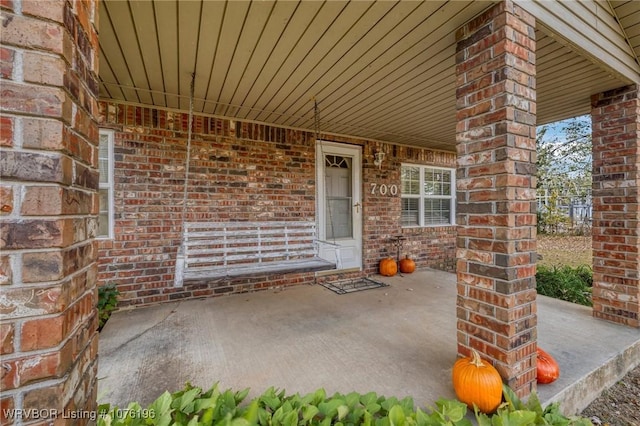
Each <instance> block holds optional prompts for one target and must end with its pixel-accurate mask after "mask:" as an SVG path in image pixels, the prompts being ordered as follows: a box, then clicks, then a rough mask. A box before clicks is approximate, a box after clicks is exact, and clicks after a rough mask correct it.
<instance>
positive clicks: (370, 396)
mask: <svg viewBox="0 0 640 426" xmlns="http://www.w3.org/2000/svg"><path fill="white" fill-rule="evenodd" d="M376 402H378V395H376V393H375V392H369V393H366V394H364V395H362V396H360V403H361V404H362V405H364V406H365V407H367V406H369V405H370V404H375V403H376Z"/></svg>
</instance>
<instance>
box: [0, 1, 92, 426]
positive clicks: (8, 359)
mask: <svg viewBox="0 0 640 426" xmlns="http://www.w3.org/2000/svg"><path fill="white" fill-rule="evenodd" d="M0 8H1V10H0V13H1V17H0V19H1V21H2V29H1V30H0V37H1V45H0V58H1V59H2V64H1V66H0V78H1V79H2V81H1V82H0V91H1V93H0V117H1V118H0V126H1V129H2V131H1V132H0V147H1V148H2V152H1V156H0V177H1V181H0V182H1V183H0V197H1V199H0V250H2V252H1V256H0V319H1V323H0V338H1V342H0V343H1V344H0V349H1V354H2V361H1V368H2V370H1V371H2V378H1V383H0V388H1V389H2V396H1V400H0V405H1V408H2V412H1V413H0V423H2V424H12V423H13V424H34V423H35V424H49V423H50V421H51V420H55V423H56V424H65V423H68V422H70V420H68V419H64V418H63V410H69V411H73V412H74V413H75V414H71V415H76V416H78V415H81V416H85V417H90V416H91V413H89V411H91V410H95V409H96V384H97V382H96V370H97V363H96V357H97V345H98V338H97V332H96V327H97V316H96V309H95V306H96V302H97V300H96V294H97V293H96V276H97V265H96V249H95V243H94V235H95V231H96V228H97V226H96V225H97V213H98V211H97V207H98V204H97V203H98V197H97V188H98V168H97V166H98V164H97V146H98V127H97V122H96V120H95V115H96V113H97V94H98V83H97V81H98V80H97V66H98V56H97V55H98V39H97V33H96V28H95V24H94V22H95V20H96V18H97V16H96V15H97V10H98V5H97V1H93V0H84V1H81V2H80V1H78V2H70V1H64V0H49V1H35V0H22V1H20V0H13V1H11V0H2V1H0ZM14 409H18V410H52V411H47V412H45V411H27V412H22V418H21V419H16V418H14V419H9V418H7V417H11V416H13V415H17V416H18V417H20V412H16V411H13V410H14ZM81 410H84V414H83V413H81V412H80V411H81ZM56 415H57V417H56ZM27 416H29V417H28V418H27ZM71 422H72V423H74V424H85V423H88V422H90V419H86V418H85V419H82V420H79V421H71Z"/></svg>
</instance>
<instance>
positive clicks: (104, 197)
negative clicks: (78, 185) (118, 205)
mask: <svg viewBox="0 0 640 426" xmlns="http://www.w3.org/2000/svg"><path fill="white" fill-rule="evenodd" d="M98 164H99V167H100V188H99V193H98V194H99V204H100V208H99V212H98V235H97V237H98V238H113V132H111V131H107V130H100V146H99V148H98Z"/></svg>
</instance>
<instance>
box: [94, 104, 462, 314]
mask: <svg viewBox="0 0 640 426" xmlns="http://www.w3.org/2000/svg"><path fill="white" fill-rule="evenodd" d="M100 107H101V119H100V120H101V124H100V126H101V127H102V128H105V129H112V130H113V131H114V132H115V173H114V177H115V219H116V232H115V234H116V236H115V238H114V239H113V240H101V241H100V242H99V254H100V261H99V262H100V275H99V279H100V282H101V283H108V282H113V283H116V284H117V285H118V288H119V290H120V291H121V293H122V294H121V297H120V306H121V307H122V306H127V305H140V304H150V303H158V302H165V301H170V300H176V299H182V298H191V297H205V296H211V295H218V294H228V293H237V292H246V291H253V290H259V289H262V288H268V287H276V286H286V285H296V284H302V283H312V282H313V281H314V274H312V273H304V274H287V275H276V276H273V275H272V276H269V277H253V278H251V279H237V280H234V281H231V282H223V283H218V284H198V285H186V286H185V287H184V288H174V287H173V278H174V276H173V271H174V267H175V258H176V253H177V249H178V247H179V244H180V237H181V232H182V225H181V224H182V207H183V185H184V177H185V159H186V143H187V130H188V129H187V123H188V114H186V113H181V112H174V111H167V110H162V109H153V108H145V107H139V106H130V105H124V104H118V103H115V102H101V104H100ZM322 139H324V140H328V141H334V142H343V143H350V144H355V145H360V146H362V147H363V192H362V193H363V209H364V210H363V222H364V224H363V242H364V259H363V265H364V266H363V269H364V271H363V273H364V274H365V275H369V274H373V273H376V272H377V265H378V262H379V260H380V259H381V258H382V257H383V256H385V255H386V254H389V253H392V254H395V250H394V249H393V248H392V246H391V241H390V238H391V237H392V236H395V235H399V234H405V235H406V236H407V237H408V240H407V242H406V243H405V245H406V249H405V250H403V253H407V254H410V255H411V256H412V257H414V258H416V260H417V264H418V266H422V267H425V266H431V267H436V268H440V269H445V270H452V269H453V265H454V262H455V260H454V259H455V257H454V256H455V251H454V250H455V248H454V247H455V227H437V228H424V229H404V230H403V229H402V228H401V227H400V197H399V194H398V195H396V196H391V195H387V196H380V195H376V196H374V195H371V194H370V191H367V188H369V183H370V182H374V181H375V182H376V183H378V184H381V183H386V184H388V185H391V184H395V185H398V187H399V184H400V164H401V163H402V162H413V163H416V164H430V165H437V166H443V167H447V166H448V167H453V166H454V165H455V154H454V153H445V152H435V151H429V150H422V149H416V148H406V147H400V146H392V145H384V144H380V143H374V142H368V141H363V140H360V139H350V138H337V137H335V136H331V135H322ZM191 147H192V149H191V162H190V175H189V184H188V190H187V193H188V197H187V199H188V202H187V213H186V219H187V220H194V219H197V220H203V219H204V220H206V219H215V220H248V221H259V220H310V221H313V220H315V219H316V212H315V208H316V207H315V206H316V196H315V192H316V182H315V180H316V169H315V167H316V165H315V135H314V134H313V133H310V132H304V131H300V130H292V129H285V128H279V127H274V126H268V125H264V124H254V123H244V122H239V121H232V120H228V119H221V118H215V117H206V116H199V115H196V116H195V117H194V127H193V136H192V143H191ZM381 148H382V149H385V150H386V151H388V155H387V160H386V161H385V162H384V164H383V166H382V167H381V168H378V167H377V166H375V165H374V164H373V152H374V150H376V149H381Z"/></svg>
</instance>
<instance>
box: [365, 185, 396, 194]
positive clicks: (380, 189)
mask: <svg viewBox="0 0 640 426" xmlns="http://www.w3.org/2000/svg"><path fill="white" fill-rule="evenodd" d="M370 185H371V195H398V185H395V184H393V185H387V184H386V183H383V184H381V185H378V184H377V183H371V184H370Z"/></svg>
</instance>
